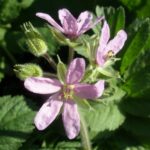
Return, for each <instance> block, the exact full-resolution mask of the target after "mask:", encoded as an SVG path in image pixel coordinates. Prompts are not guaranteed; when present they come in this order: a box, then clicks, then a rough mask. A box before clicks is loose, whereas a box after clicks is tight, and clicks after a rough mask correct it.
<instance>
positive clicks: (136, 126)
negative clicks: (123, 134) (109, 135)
mask: <svg viewBox="0 0 150 150" xmlns="http://www.w3.org/2000/svg"><path fill="white" fill-rule="evenodd" d="M123 127H124V128H125V129H126V130H127V131H129V132H131V133H132V134H133V135H135V136H137V137H139V138H147V139H149V138H150V132H149V131H150V119H147V118H140V117H128V118H127V119H126V122H125V124H124V125H123Z"/></svg>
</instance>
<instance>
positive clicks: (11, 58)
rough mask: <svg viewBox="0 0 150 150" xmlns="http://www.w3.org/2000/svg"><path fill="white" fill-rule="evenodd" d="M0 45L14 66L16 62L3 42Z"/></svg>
mask: <svg viewBox="0 0 150 150" xmlns="http://www.w3.org/2000/svg"><path fill="white" fill-rule="evenodd" d="M1 45H2V49H3V50H4V52H5V54H6V55H7V56H8V58H9V59H10V60H11V61H12V63H13V64H16V63H17V61H16V59H15V57H14V56H13V55H12V54H11V53H10V52H9V51H8V50H7V48H6V43H5V42H3V43H2V44H1Z"/></svg>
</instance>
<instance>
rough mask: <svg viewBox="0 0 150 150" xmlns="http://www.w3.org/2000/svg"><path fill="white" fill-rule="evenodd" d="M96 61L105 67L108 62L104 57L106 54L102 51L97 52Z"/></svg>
mask: <svg viewBox="0 0 150 150" xmlns="http://www.w3.org/2000/svg"><path fill="white" fill-rule="evenodd" d="M96 61H97V63H98V65H99V66H101V67H102V66H103V65H104V64H105V62H106V60H105V57H104V53H103V52H101V51H97V53H96Z"/></svg>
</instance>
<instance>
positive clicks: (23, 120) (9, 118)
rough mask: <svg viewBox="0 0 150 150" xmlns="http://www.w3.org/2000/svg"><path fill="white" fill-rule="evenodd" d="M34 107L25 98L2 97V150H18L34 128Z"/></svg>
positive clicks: (0, 121) (0, 144) (0, 101)
mask: <svg viewBox="0 0 150 150" xmlns="http://www.w3.org/2000/svg"><path fill="white" fill-rule="evenodd" d="M34 108H35V107H34V105H33V104H31V103H30V102H29V101H26V100H25V98H24V97H23V96H14V97H11V96H4V97H0V149H1V150H18V148H19V147H20V146H21V145H22V143H23V142H24V141H25V140H26V139H27V138H28V136H29V135H30V133H31V132H32V130H33V129H34V126H33V117H34V115H35V112H34V111H33V110H32V109H34Z"/></svg>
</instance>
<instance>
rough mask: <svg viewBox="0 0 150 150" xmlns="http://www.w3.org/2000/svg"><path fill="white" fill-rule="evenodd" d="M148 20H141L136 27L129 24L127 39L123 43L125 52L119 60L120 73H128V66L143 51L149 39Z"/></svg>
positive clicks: (149, 28)
mask: <svg viewBox="0 0 150 150" xmlns="http://www.w3.org/2000/svg"><path fill="white" fill-rule="evenodd" d="M149 32H150V21H149V19H147V20H145V21H143V22H142V23H141V25H140V26H139V27H138V28H136V30H135V27H134V26H131V29H130V30H129V34H128V40H127V42H126V44H125V48H124V49H126V52H125V54H124V56H123V58H122V62H121V73H122V74H123V73H125V72H127V73H128V69H129V67H130V66H131V65H132V64H133V63H134V61H135V60H136V59H137V57H139V55H140V54H141V53H142V52H143V50H144V46H145V44H146V42H148V40H149Z"/></svg>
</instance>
